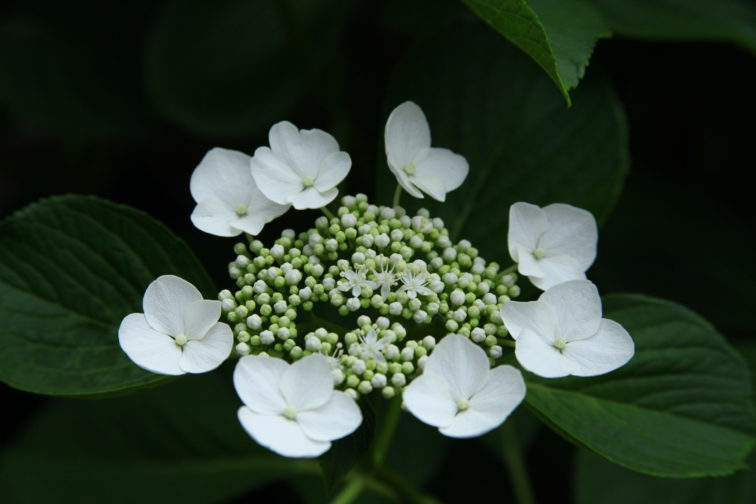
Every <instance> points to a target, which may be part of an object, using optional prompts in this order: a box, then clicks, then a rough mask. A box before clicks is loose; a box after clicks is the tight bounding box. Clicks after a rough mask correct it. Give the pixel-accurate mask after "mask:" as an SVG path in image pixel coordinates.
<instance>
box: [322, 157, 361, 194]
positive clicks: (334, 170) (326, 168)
mask: <svg viewBox="0 0 756 504" xmlns="http://www.w3.org/2000/svg"><path fill="white" fill-rule="evenodd" d="M351 167H352V158H350V157H349V154H347V153H346V152H334V153H333V154H331V155H329V156H327V157H326V158H325V159H323V161H322V162H321V163H320V171H319V172H318V176H317V177H316V178H315V186H314V187H315V189H317V190H318V191H319V192H321V193H323V192H326V191H328V190H329V189H333V188H334V187H336V186H337V185H339V184H340V183H341V181H342V180H344V178H346V176H347V174H349V170H350V169H351Z"/></svg>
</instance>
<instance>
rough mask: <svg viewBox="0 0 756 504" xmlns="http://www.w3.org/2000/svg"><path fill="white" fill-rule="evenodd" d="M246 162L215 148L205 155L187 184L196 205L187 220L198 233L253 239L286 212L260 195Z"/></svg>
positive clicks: (242, 157) (245, 157) (240, 156)
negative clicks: (251, 236)
mask: <svg viewBox="0 0 756 504" xmlns="http://www.w3.org/2000/svg"><path fill="white" fill-rule="evenodd" d="M250 160H251V157H250V156H248V155H246V154H244V153H242V152H238V151H234V150H229V149H221V148H218V147H216V148H214V149H211V150H210V151H208V152H207V154H205V157H203V158H202V161H200V164H199V165H197V168H195V170H194V173H192V178H191V182H190V190H191V193H192V198H194V201H195V202H196V203H197V206H196V207H195V208H194V211H193V212H192V217H191V218H192V223H193V224H194V225H195V226H196V227H197V228H198V229H200V230H202V231H205V232H206V233H210V234H213V235H216V236H237V235H239V234H241V233H243V232H244V233H249V234H252V235H257V234H259V233H260V231H262V229H263V227H264V226H265V224H267V223H268V222H270V221H272V220H273V219H275V218H276V217H279V216H281V215H283V214H284V213H285V212H286V210H288V209H289V205H280V204H278V203H275V202H273V201H271V200H270V199H269V198H267V197H265V195H263V193H262V192H260V189H259V188H258V186H257V184H256V183H255V180H254V178H252V175H251V174H250V172H249V165H250Z"/></svg>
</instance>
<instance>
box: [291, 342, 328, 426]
mask: <svg viewBox="0 0 756 504" xmlns="http://www.w3.org/2000/svg"><path fill="white" fill-rule="evenodd" d="M281 392H282V393H283V396H284V397H285V398H286V401H287V403H288V404H289V405H290V406H293V407H294V408H295V409H296V410H297V412H302V411H306V410H311V409H316V408H319V407H321V406H323V405H324V404H326V403H327V402H328V400H329V399H330V398H331V396H332V395H333V376H332V375H331V368H330V367H329V366H328V360H327V359H326V358H325V357H324V356H322V355H320V354H314V355H308V356H307V357H305V358H303V359H301V360H298V361H297V362H295V363H294V364H292V365H291V367H289V369H287V370H286V372H285V373H284V374H283V376H282V377H281Z"/></svg>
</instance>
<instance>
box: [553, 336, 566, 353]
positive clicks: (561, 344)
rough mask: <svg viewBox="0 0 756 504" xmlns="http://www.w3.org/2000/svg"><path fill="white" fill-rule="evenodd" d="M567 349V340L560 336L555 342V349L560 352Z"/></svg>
mask: <svg viewBox="0 0 756 504" xmlns="http://www.w3.org/2000/svg"><path fill="white" fill-rule="evenodd" d="M566 347H567V340H566V339H564V338H563V337H562V336H558V337H557V339H555V340H554V348H556V349H557V350H559V351H560V352H561V351H563V350H564V349H565V348H566Z"/></svg>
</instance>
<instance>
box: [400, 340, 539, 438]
mask: <svg viewBox="0 0 756 504" xmlns="http://www.w3.org/2000/svg"><path fill="white" fill-rule="evenodd" d="M402 397H403V399H404V404H405V405H406V407H407V409H408V410H409V411H410V412H411V413H412V414H413V415H415V416H416V417H417V418H418V419H420V420H421V421H423V422H425V423H427V424H429V425H433V426H435V427H438V428H439V431H440V432H441V433H442V434H444V435H446V436H450V437H457V438H467V437H474V436H480V435H482V434H485V433H486V432H488V431H490V430H491V429H494V428H496V427H497V426H499V425H501V423H503V422H504V420H506V418H507V417H508V416H509V415H510V413H512V411H514V409H515V408H516V407H517V406H518V405H519V404H520V402H522V400H523V398H524V397H525V382H524V381H523V379H522V375H521V374H520V372H519V371H518V370H517V369H515V368H513V367H512V366H499V367H497V368H494V369H490V368H489V361H488V357H486V354H485V352H484V351H483V349H482V348H480V347H479V346H478V345H476V344H475V343H473V342H472V341H470V340H469V339H467V338H466V337H464V336H461V335H458V334H451V335H449V336H446V337H445V338H444V339H442V340H441V342H440V343H439V344H438V345H436V348H435V349H434V350H433V352H432V353H431V354H430V357H429V358H428V360H427V361H426V363H425V368H424V370H423V374H422V375H421V376H419V377H417V378H415V379H414V380H412V383H410V384H409V385H408V386H407V388H406V389H405V390H404V392H403V396H402Z"/></svg>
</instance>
